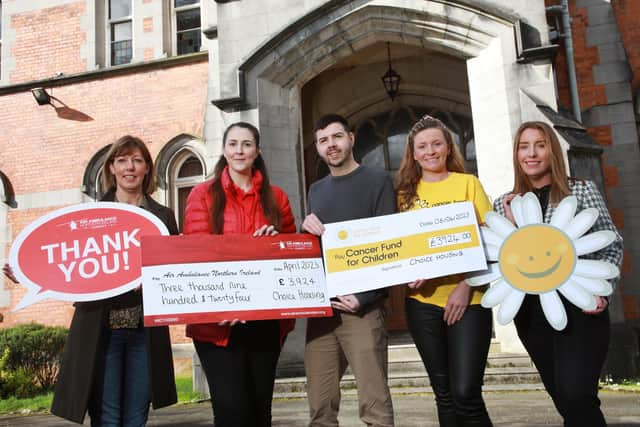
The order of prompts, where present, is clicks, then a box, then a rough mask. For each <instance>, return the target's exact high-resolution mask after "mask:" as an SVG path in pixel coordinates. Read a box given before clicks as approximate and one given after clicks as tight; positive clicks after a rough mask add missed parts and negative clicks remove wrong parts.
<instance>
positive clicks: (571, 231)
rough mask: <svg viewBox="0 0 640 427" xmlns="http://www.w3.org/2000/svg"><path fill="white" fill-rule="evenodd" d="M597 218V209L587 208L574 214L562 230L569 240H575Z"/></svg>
mask: <svg viewBox="0 0 640 427" xmlns="http://www.w3.org/2000/svg"><path fill="white" fill-rule="evenodd" d="M596 219H598V209H596V208H587V209H585V210H583V211H582V212H580V213H579V214H578V215H576V217H575V218H573V219H572V220H571V221H570V222H569V224H567V226H566V227H564V228H563V231H564V232H565V233H567V235H568V236H569V238H570V239H571V240H576V239H577V238H578V237H580V236H582V235H583V234H584V233H586V232H587V230H589V229H590V228H591V227H592V226H593V224H594V223H595V222H596Z"/></svg>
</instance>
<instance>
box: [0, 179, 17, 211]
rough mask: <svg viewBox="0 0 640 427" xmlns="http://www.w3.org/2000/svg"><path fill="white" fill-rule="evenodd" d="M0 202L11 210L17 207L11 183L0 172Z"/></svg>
mask: <svg viewBox="0 0 640 427" xmlns="http://www.w3.org/2000/svg"><path fill="white" fill-rule="evenodd" d="M0 202H2V203H4V204H5V205H7V206H9V207H11V208H17V207H18V205H17V203H16V196H15V193H14V191H13V186H12V185H11V181H10V180H9V178H8V177H7V176H6V175H5V174H4V173H3V172H2V171H0Z"/></svg>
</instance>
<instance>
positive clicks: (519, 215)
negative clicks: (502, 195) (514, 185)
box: [509, 195, 526, 227]
mask: <svg viewBox="0 0 640 427" xmlns="http://www.w3.org/2000/svg"><path fill="white" fill-rule="evenodd" d="M509 207H510V208H511V214H512V215H513V219H515V220H516V224H518V227H522V226H523V225H525V222H526V221H525V218H524V215H523V208H522V196H520V195H518V196H516V197H514V198H513V199H511V203H509Z"/></svg>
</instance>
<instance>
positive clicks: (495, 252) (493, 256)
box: [484, 245, 500, 261]
mask: <svg viewBox="0 0 640 427" xmlns="http://www.w3.org/2000/svg"><path fill="white" fill-rule="evenodd" d="M484 252H485V256H486V257H487V261H498V256H499V255H500V248H499V247H497V246H493V245H484Z"/></svg>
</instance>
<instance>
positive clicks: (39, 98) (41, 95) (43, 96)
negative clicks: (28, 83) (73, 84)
mask: <svg viewBox="0 0 640 427" xmlns="http://www.w3.org/2000/svg"><path fill="white" fill-rule="evenodd" d="M31 93H32V94H33V97H34V98H35V99H36V102H37V103H38V105H47V104H51V96H50V95H49V94H48V93H47V91H46V90H44V88H42V87H34V88H33V89H31Z"/></svg>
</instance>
